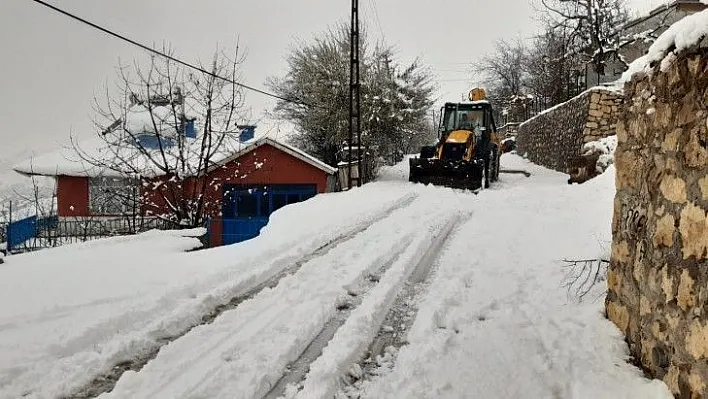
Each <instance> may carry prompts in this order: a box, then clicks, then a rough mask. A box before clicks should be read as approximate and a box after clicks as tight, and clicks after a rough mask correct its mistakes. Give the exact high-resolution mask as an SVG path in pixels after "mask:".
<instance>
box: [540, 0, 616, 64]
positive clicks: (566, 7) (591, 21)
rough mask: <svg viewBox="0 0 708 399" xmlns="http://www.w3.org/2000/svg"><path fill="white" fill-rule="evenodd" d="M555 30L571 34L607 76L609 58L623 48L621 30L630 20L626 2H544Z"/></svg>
mask: <svg viewBox="0 0 708 399" xmlns="http://www.w3.org/2000/svg"><path fill="white" fill-rule="evenodd" d="M541 3H542V4H543V8H544V9H545V11H546V19H547V21H548V22H549V23H550V25H551V26H552V28H553V29H561V30H564V31H567V32H569V33H570V38H571V39H572V42H573V45H574V48H573V49H572V50H573V51H577V52H578V53H579V54H581V55H583V56H584V58H585V61H586V62H589V63H591V64H592V65H593V66H594V68H595V71H596V72H598V73H600V74H602V73H604V65H605V62H606V61H607V54H608V53H611V52H613V51H616V50H617V49H618V48H619V46H620V44H621V43H620V29H621V28H622V26H623V25H624V24H625V23H626V22H627V20H628V19H629V14H628V12H627V8H626V6H625V2H624V0H541Z"/></svg>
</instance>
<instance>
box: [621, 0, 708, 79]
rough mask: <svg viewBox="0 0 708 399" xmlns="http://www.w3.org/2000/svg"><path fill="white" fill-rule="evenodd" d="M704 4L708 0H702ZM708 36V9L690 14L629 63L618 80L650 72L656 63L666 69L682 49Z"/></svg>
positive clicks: (696, 43)
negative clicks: (643, 53)
mask: <svg viewBox="0 0 708 399" xmlns="http://www.w3.org/2000/svg"><path fill="white" fill-rule="evenodd" d="M702 3H703V4H706V3H708V0H702ZM707 36H708V9H706V10H703V11H701V12H697V13H695V14H692V15H689V16H687V17H685V18H683V19H681V20H679V21H678V22H676V23H674V24H673V25H671V26H670V27H669V28H668V29H667V30H666V31H665V32H664V33H662V34H661V36H659V38H657V39H656V41H655V42H654V43H653V44H652V45H651V47H649V51H648V52H647V54H645V55H644V56H642V57H639V58H637V59H636V60H634V62H632V63H631V64H630V65H629V69H627V71H626V72H625V73H624V74H623V75H622V77H621V78H620V79H619V80H618V81H617V83H618V84H624V83H626V82H629V81H630V80H632V76H634V75H635V74H637V73H640V72H648V71H649V69H650V68H652V67H653V65H655V64H656V63H659V62H660V63H661V69H662V70H664V69H665V68H666V67H667V66H668V65H669V64H670V61H671V60H672V59H673V58H675V57H676V55H677V54H678V53H680V52H681V51H683V50H685V49H688V48H689V47H692V46H695V45H698V44H700V43H701V41H703V40H704V39H705V38H706V37H707Z"/></svg>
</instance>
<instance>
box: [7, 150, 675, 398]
mask: <svg viewBox="0 0 708 399" xmlns="http://www.w3.org/2000/svg"><path fill="white" fill-rule="evenodd" d="M502 165H503V166H505V167H507V168H512V169H526V170H529V171H530V172H532V173H533V175H532V176H531V177H530V178H526V177H524V176H523V175H516V174H515V175H511V174H503V175H502V177H501V179H502V181H501V182H500V183H499V184H498V185H496V186H495V187H494V188H492V189H489V190H484V191H483V192H481V193H480V194H479V195H474V194H470V193H464V192H459V191H456V190H450V189H444V188H438V187H424V186H421V185H412V184H409V183H408V182H407V181H406V180H407V166H406V165H405V163H404V164H402V165H401V166H400V167H395V168H391V169H389V170H387V171H386V172H385V173H384V175H383V176H382V178H381V179H380V181H379V182H376V183H372V184H367V185H366V186H364V187H362V188H360V189H356V190H353V191H352V192H351V193H337V194H328V195H323V196H318V197H316V198H313V199H311V200H309V201H306V202H304V203H302V204H297V205H294V206H291V207H287V208H283V210H281V211H279V214H276V215H274V217H273V220H272V221H271V223H270V224H269V225H268V226H267V228H266V229H265V230H264V231H263V233H262V235H261V236H260V237H259V238H257V239H255V240H252V241H250V242H246V243H242V244H239V245H235V246H231V247H224V248H218V249H214V250H207V251H197V252H192V253H187V254H179V253H172V254H170V255H169V256H167V255H163V256H152V257H151V258H150V259H148V260H143V261H141V260H139V259H137V258H130V259H128V261H129V262H133V263H137V264H130V265H127V266H125V268H124V269H123V272H122V273H120V272H117V271H116V270H115V269H114V268H115V267H116V266H117V265H116V264H115V262H114V263H111V262H109V264H110V267H108V266H106V267H100V266H97V265H91V264H89V262H90V261H91V260H90V257H89V258H87V259H86V260H85V264H79V265H73V266H68V265H63V266H62V265H61V264H59V265H55V266H54V268H55V269H56V271H55V272H54V273H55V275H58V273H61V272H64V273H68V275H66V276H63V278H61V279H58V281H57V284H58V287H57V288H55V289H53V290H50V292H49V294H46V295H45V294H40V295H35V297H32V295H30V294H28V293H26V292H25V291H22V290H21V289H17V288H15V287H17V286H20V287H21V286H25V287H27V286H28V285H30V284H37V286H40V284H45V283H44V282H41V281H37V280H41V279H42V278H43V277H42V270H41V267H42V266H45V267H46V265H42V261H41V259H42V258H41V257H42V256H44V261H48V259H49V256H47V255H42V254H35V255H32V256H26V257H25V258H21V257H14V259H12V258H11V259H10V260H9V262H8V264H7V265H4V266H3V267H4V269H3V267H0V295H2V296H3V297H1V298H0V299H2V300H8V301H9V300H11V298H12V301H13V303H14V304H16V305H15V306H14V307H13V306H10V305H7V304H3V305H0V342H2V344H0V351H2V353H0V355H2V356H0V359H3V360H2V362H0V397H16V396H19V395H26V397H37V398H44V397H56V396H60V395H62V394H64V395H66V394H76V393H81V394H83V395H84V396H89V397H91V396H96V395H98V394H100V393H101V392H103V391H105V390H111V392H109V393H104V394H103V395H101V397H106V398H182V397H184V398H221V397H224V398H262V397H278V396H281V395H282V396H285V397H288V398H290V397H297V398H331V397H333V395H338V396H340V397H371V398H386V397H391V398H431V397H435V398H441V397H442V398H468V397H493V398H517V397H539V398H545V397H549V398H551V397H558V398H565V397H573V398H580V397H587V398H591V397H592V398H619V397H627V398H629V397H642V398H670V397H671V396H670V394H669V392H668V390H667V389H666V387H665V385H664V384H663V383H661V382H658V381H649V380H646V379H644V378H643V377H642V374H641V372H640V371H639V370H637V369H636V368H634V367H633V366H631V365H629V364H628V363H627V348H626V344H625V343H624V341H623V340H622V337H621V335H620V333H619V331H618V330H617V329H616V328H615V327H614V326H613V325H612V324H611V323H609V322H608V321H607V320H605V319H604V317H603V315H602V309H603V302H602V301H603V298H604V295H603V289H604V283H603V282H601V283H599V284H598V285H597V286H596V287H595V288H594V289H593V290H591V292H590V293H589V294H588V295H586V296H585V297H584V299H583V300H582V301H579V300H578V299H577V298H575V297H573V296H569V295H568V290H567V288H566V287H564V282H565V280H564V279H565V277H566V276H565V274H564V272H565V271H566V270H564V268H563V263H562V262H561V260H562V259H564V258H571V259H579V258H597V257H600V256H605V255H606V254H607V253H608V252H609V241H610V220H611V214H612V201H613V195H614V191H613V188H614V169H612V168H610V170H608V172H607V173H606V174H605V175H602V176H600V177H599V178H597V179H594V180H593V181H591V182H589V183H587V184H585V185H582V186H577V185H575V186H568V185H567V184H566V179H567V177H566V176H565V175H562V174H559V173H555V172H551V171H548V170H545V169H543V168H540V167H537V166H534V165H532V164H528V163H526V162H525V161H524V160H522V159H521V158H519V157H516V156H515V155H505V156H503V157H502ZM294 226H297V228H296V229H294V228H293V227H294ZM163 239H164V240H168V241H169V239H167V238H163ZM180 239H181V240H184V238H180ZM171 240H172V241H175V240H177V239H176V238H172V239H171ZM172 241H170V242H171V244H169V245H167V246H166V247H167V248H168V249H170V250H171V251H173V252H174V250H175V249H179V248H180V245H182V246H185V245H186V246H189V245H193V244H190V243H189V241H185V242H183V243H182V244H179V243H180V242H181V241H178V240H177V241H175V242H172ZM178 244H179V245H178ZM126 245H127V244H126ZM88 248H89V249H90V248H91V246H88ZM139 248H140V247H139V246H137V247H136V249H139ZM62 251H64V252H62ZM62 251H57V252H56V254H64V253H66V254H67V255H66V256H69V255H68V254H70V253H71V251H72V249H70V248H66V249H63V250H62ZM89 252H91V251H89ZM153 252H154V253H159V250H157V249H153ZM91 253H94V255H95V256H96V257H97V258H100V256H99V255H100V254H98V253H96V251H95V250H94V251H93V252H91ZM148 253H150V252H149V251H148ZM164 253H165V252H164V251H163V254H164ZM38 258H39V259H40V260H37V259H38ZM55 258H56V257H55ZM165 259H168V260H169V261H165ZM94 261H96V259H94ZM60 263H61V261H60ZM27 270H31V272H27ZM146 270H149V272H147V271H146ZM173 270H174V272H173ZM82 273H88V274H89V275H90V276H95V277H94V282H95V284H96V285H97V286H98V287H99V288H97V289H92V290H88V292H89V293H87V294H86V295H81V294H80V292H81V289H80V288H77V286H76V285H74V286H72V283H71V278H77V277H78V276H80V275H81V274H82ZM429 273H430V274H429ZM99 276H102V277H103V278H105V279H107V280H109V281H112V283H111V284H104V285H105V286H106V288H104V289H103V291H101V289H100V288H101V285H102V283H101V281H100V279H99ZM118 276H123V278H117V277H118ZM131 277H132V279H131ZM111 278H113V279H114V280H110V279H111ZM131 280H132V281H131ZM23 284H24V285H23ZM46 284H49V283H46ZM3 289H5V290H6V291H8V292H5V293H3V291H2V290H3ZM72 289H74V290H78V291H79V293H72V294H71V295H65V296H66V297H62V296H61V293H62V292H64V293H65V294H66V292H67V291H70V290H72ZM111 298H119V299H120V298H123V299H121V300H120V301H119V300H115V301H111V300H110V299H111ZM23 301H28V302H29V303H30V305H24V304H23ZM52 301H54V302H52ZM55 304H56V305H55ZM54 306H59V307H60V308H61V309H69V310H68V311H67V312H66V314H59V315H58V317H57V318H56V319H51V320H50V318H47V315H48V314H49V312H51V309H53V307H54ZM61 306H64V307H61ZM96 306H101V308H100V310H101V312H102V314H101V315H100V316H101V317H98V318H97V320H96V321H95V322H94V323H92V322H91V317H90V316H92V315H95V314H96V310H97V308H96ZM137 309H139V310H140V311H137ZM33 315H37V316H33ZM75 320H80V321H81V323H82V324H80V325H78V326H74V327H72V326H71V325H70V324H69V321H75ZM116 320H117V321H119V322H120V323H117V322H116V323H114V321H116ZM46 323H54V324H46ZM47 327H49V328H52V329H57V328H61V331H62V335H60V336H52V335H49V336H47V335H44V336H42V335H40V333H39V329H43V328H47ZM28 331H29V332H32V333H31V334H26V335H23V333H26V332H28ZM78 337H80V338H81V340H78V339H77V338H78ZM7 338H11V339H13V340H15V342H16V344H15V345H11V344H5V342H8V341H6V340H5V339H7ZM77 343H84V344H85V345H78V344H77ZM69 344H72V345H69ZM389 344H390V345H392V346H391V348H388V349H385V348H382V347H381V345H389ZM381 352H385V356H382V357H379V358H378V359H376V358H373V359H372V358H369V356H370V355H373V357H376V355H378V354H380V353H381ZM137 358H143V360H142V361H141V362H136V364H137V366H136V367H133V368H132V369H131V367H127V368H128V369H129V371H126V372H124V373H122V375H121V374H120V373H118V374H115V372H112V370H113V366H116V365H117V364H119V363H125V362H126V361H127V362H130V361H134V360H135V359H137ZM5 359H11V361H6V360H5ZM144 363H146V364H144ZM143 364H144V366H143ZM133 369H134V370H133ZM121 372H122V370H121ZM111 373H113V374H114V375H115V378H118V377H120V379H119V380H118V382H117V384H115V387H113V384H112V383H110V384H108V385H106V384H105V382H104V383H103V384H101V383H98V382H100V381H101V376H102V375H103V376H105V375H110V374H111ZM40 376H44V378H43V379H42V378H40Z"/></svg>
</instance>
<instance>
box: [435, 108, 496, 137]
mask: <svg viewBox="0 0 708 399" xmlns="http://www.w3.org/2000/svg"><path fill="white" fill-rule="evenodd" d="M439 126H440V129H439V132H438V135H439V136H440V137H442V136H445V135H446V134H448V133H450V132H453V131H455V130H468V131H473V132H474V133H476V134H480V133H482V132H485V131H486V132H493V131H496V125H495V123H494V118H493V116H492V107H491V105H490V104H489V103H487V102H477V103H446V104H445V106H444V107H443V108H442V109H441V110H440V124H439Z"/></svg>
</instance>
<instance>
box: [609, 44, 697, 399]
mask: <svg viewBox="0 0 708 399" xmlns="http://www.w3.org/2000/svg"><path fill="white" fill-rule="evenodd" d="M625 95H626V98H627V103H626V105H625V107H624V111H625V112H624V114H623V116H622V118H621V121H620V123H619V124H618V126H617V135H618V142H619V143H618V148H617V151H616V153H615V164H616V167H617V176H616V181H617V194H616V198H615V206H614V217H613V222H612V231H613V244H612V257H611V266H610V269H609V273H608V286H609V292H608V296H607V300H606V310H607V315H608V317H609V319H610V320H612V321H613V322H614V323H615V324H616V325H617V326H618V327H619V328H620V329H621V330H622V332H624V333H625V334H626V337H627V341H628V343H629V347H630V350H631V352H632V354H633V355H634V357H635V358H636V359H637V360H638V361H639V362H640V363H641V365H642V366H643V367H644V368H645V370H646V371H647V372H648V373H649V374H650V375H652V376H653V377H655V378H659V379H663V380H664V381H665V382H666V383H667V384H668V386H669V388H670V389H671V390H672V391H673V393H674V394H675V395H676V396H677V397H681V398H694V397H696V398H698V397H707V396H708V218H707V212H708V126H707V118H708V102H707V101H706V98H708V50H706V49H702V50H697V49H694V50H689V51H686V52H685V53H684V54H683V55H680V56H679V57H678V60H677V61H675V62H674V63H673V64H672V65H671V66H670V67H669V68H668V69H667V70H666V71H665V72H662V71H660V70H659V69H658V68H657V69H655V70H654V72H653V73H652V74H651V75H650V76H644V75H640V76H635V78H634V79H633V80H632V82H630V83H628V84H627V87H626V88H625Z"/></svg>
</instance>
